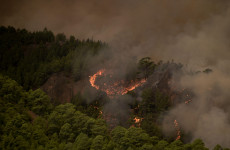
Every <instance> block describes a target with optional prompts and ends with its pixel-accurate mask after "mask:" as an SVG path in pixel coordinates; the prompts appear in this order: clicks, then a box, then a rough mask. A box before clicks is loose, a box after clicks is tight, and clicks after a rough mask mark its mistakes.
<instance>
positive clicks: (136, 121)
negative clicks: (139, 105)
mask: <svg viewBox="0 0 230 150" xmlns="http://www.w3.org/2000/svg"><path fill="white" fill-rule="evenodd" d="M133 120H134V121H135V123H140V121H141V119H140V118H137V117H135V118H134V119H133Z"/></svg>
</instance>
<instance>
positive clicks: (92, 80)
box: [89, 69, 105, 90]
mask: <svg viewBox="0 0 230 150" xmlns="http://www.w3.org/2000/svg"><path fill="white" fill-rule="evenodd" d="M104 72H105V70H104V69H101V70H99V71H98V72H97V73H95V74H94V75H93V76H89V82H90V84H91V86H92V87H94V88H96V89H97V90H99V86H98V85H96V84H95V81H96V78H97V76H101V75H102V74H103V73H104Z"/></svg>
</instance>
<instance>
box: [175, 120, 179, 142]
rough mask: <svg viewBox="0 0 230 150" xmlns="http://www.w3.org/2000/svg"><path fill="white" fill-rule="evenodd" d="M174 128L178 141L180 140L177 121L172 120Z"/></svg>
mask: <svg viewBox="0 0 230 150" xmlns="http://www.w3.org/2000/svg"><path fill="white" fill-rule="evenodd" d="M174 127H175V129H176V132H177V137H176V140H179V139H180V127H179V124H178V122H177V120H174Z"/></svg>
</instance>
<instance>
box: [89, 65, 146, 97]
mask: <svg viewBox="0 0 230 150" xmlns="http://www.w3.org/2000/svg"><path fill="white" fill-rule="evenodd" d="M104 72H105V69H101V70H99V71H98V72H97V73H95V74H94V75H93V76H89V77H90V79H89V82H90V84H91V86H92V87H94V88H96V89H97V90H99V89H100V90H102V91H104V92H106V94H107V95H108V96H110V97H112V95H125V94H126V93H127V92H128V91H132V90H134V89H135V88H137V87H139V86H141V85H142V84H143V83H145V82H146V80H145V79H142V80H141V81H133V80H132V81H131V83H130V84H129V85H128V86H127V83H125V81H124V80H121V81H117V82H114V83H113V84H107V83H103V87H100V86H99V85H96V84H95V81H96V78H97V77H98V76H102V74H103V73H104ZM110 77H112V76H111V75H110Z"/></svg>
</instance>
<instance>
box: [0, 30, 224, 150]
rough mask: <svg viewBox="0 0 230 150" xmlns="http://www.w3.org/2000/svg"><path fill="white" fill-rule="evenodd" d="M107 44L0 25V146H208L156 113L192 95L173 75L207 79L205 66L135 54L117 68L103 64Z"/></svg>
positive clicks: (132, 149)
mask: <svg viewBox="0 0 230 150" xmlns="http://www.w3.org/2000/svg"><path fill="white" fill-rule="evenodd" d="M109 49H110V47H109V45H108V44H106V43H104V42H101V41H95V40H93V39H87V40H78V39H76V38H75V37H74V36H70V37H66V36H65V35H64V34H63V33H60V34H57V35H54V33H53V32H52V31H49V30H48V29H46V28H45V29H44V30H43V31H36V32H30V31H27V30H26V29H15V28H14V27H4V26H1V27H0V107H1V110H0V122H1V126H0V149H18V150H25V149H40V150H41V149H44V150H45V149H47V150H48V149H49V150H50V149H53V150H58V149H66V150H67V149H68V150H69V149H78V150H87V149H90V150H98V149H104V150H117V149H119V150H126V149H128V150H139V149H140V150H153V149H154V150H155V149H156V150H163V149H167V150H175V149H178V150H206V149H208V148H206V146H205V144H204V142H203V141H202V139H192V137H191V136H190V135H191V133H188V132H184V131H183V128H181V127H180V122H179V121H177V120H176V119H175V120H171V122H170V123H168V126H170V130H173V132H172V133H170V134H169V135H168V134H167V135H166V134H165V133H164V132H165V131H163V128H164V126H163V123H164V119H163V116H164V114H167V113H168V112H169V110H171V109H173V108H175V106H176V105H181V106H182V105H183V107H186V106H187V105H190V103H192V99H193V97H195V94H194V91H193V90H191V89H188V88H184V89H183V87H182V88H181V87H180V88H175V87H174V83H173V82H175V81H174V80H173V75H175V74H176V75H177V77H178V78H180V77H181V76H182V75H185V74H186V75H188V76H198V75H204V76H205V77H208V75H209V74H211V73H212V70H211V69H208V68H207V69H206V70H203V71H196V72H189V73H188V72H185V71H184V70H183V69H182V68H183V65H182V64H180V63H175V62H173V61H168V62H163V61H155V60H153V59H152V58H150V57H143V58H141V59H137V60H135V61H134V62H136V63H134V64H131V66H132V67H133V68H132V69H130V70H129V71H128V72H125V73H124V74H122V71H121V72H115V71H116V70H115V69H114V68H113V67H114V66H113V64H106V63H104V62H106V61H105V60H110V57H106V58H104V57H102V55H101V54H102V53H106V52H107V51H108V50H109ZM103 64H106V65H104V66H103ZM120 65H121V66H122V65H124V64H120ZM111 68H113V69H111ZM191 141H192V142H191ZM215 145H216V146H215V147H213V148H214V150H222V149H223V150H228V148H222V147H221V146H220V145H218V143H215Z"/></svg>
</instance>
